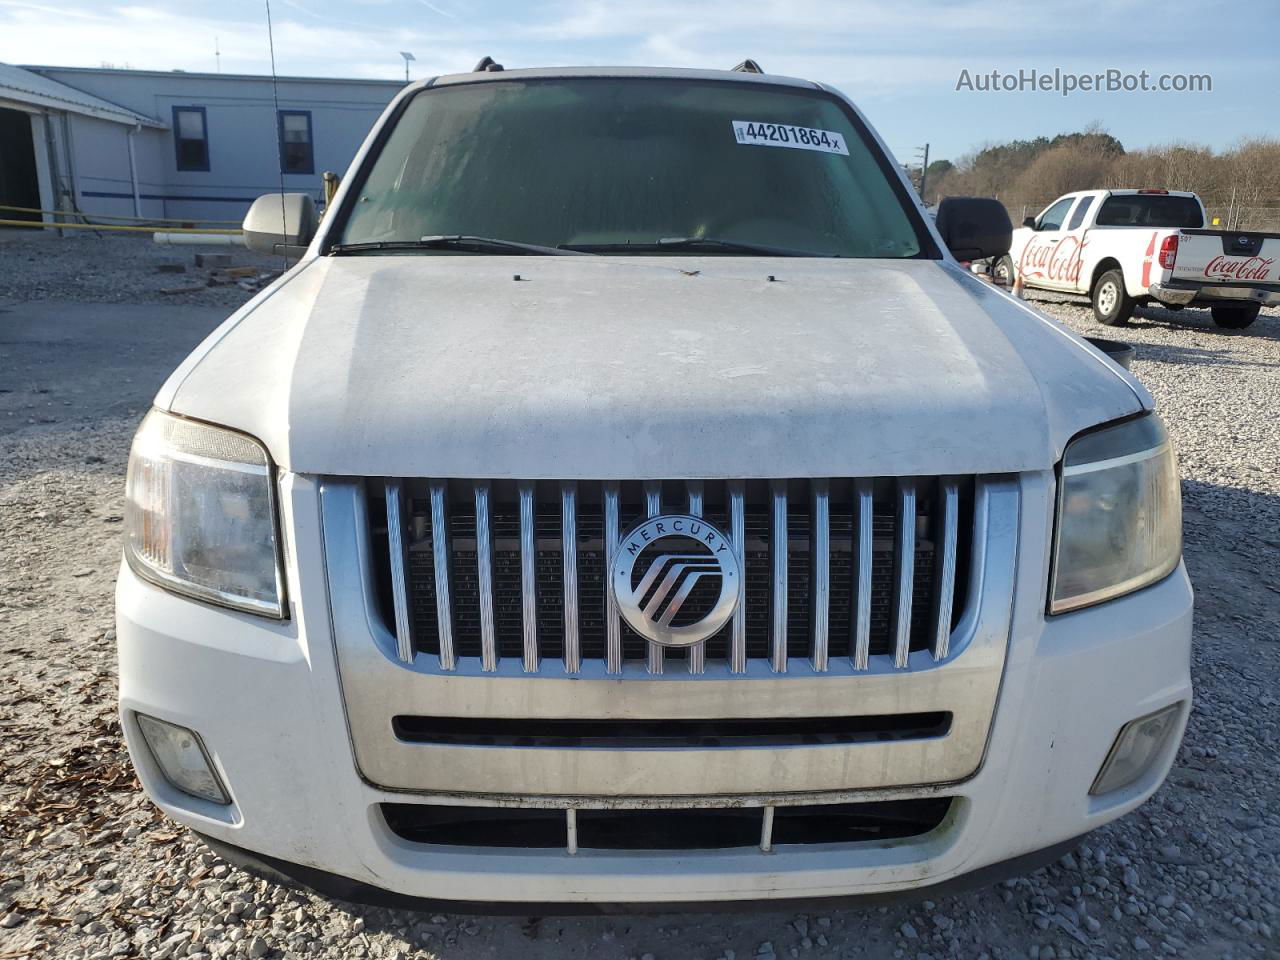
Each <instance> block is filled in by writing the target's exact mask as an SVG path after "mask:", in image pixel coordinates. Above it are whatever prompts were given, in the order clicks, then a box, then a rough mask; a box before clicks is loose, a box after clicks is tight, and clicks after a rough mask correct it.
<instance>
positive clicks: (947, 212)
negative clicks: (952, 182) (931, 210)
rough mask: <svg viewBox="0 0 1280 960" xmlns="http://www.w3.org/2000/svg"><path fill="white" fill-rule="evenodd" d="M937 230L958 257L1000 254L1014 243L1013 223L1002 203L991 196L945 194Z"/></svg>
mask: <svg viewBox="0 0 1280 960" xmlns="http://www.w3.org/2000/svg"><path fill="white" fill-rule="evenodd" d="M937 225H938V232H939V233H940V234H942V241H943V243H945V244H946V245H947V248H948V249H949V250H950V251H951V255H952V256H953V257H955V258H956V259H957V260H985V259H986V258H988V257H1000V256H1004V255H1005V254H1006V253H1008V252H1009V248H1010V247H1011V246H1012V245H1013V224H1011V223H1010V222H1009V214H1008V213H1007V212H1006V211H1005V209H1004V204H1002V203H1001V202H1000V201H999V200H994V199H992V198H991V197H944V198H943V200H942V202H941V203H940V204H938V217H937Z"/></svg>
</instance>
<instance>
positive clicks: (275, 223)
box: [244, 193, 316, 255]
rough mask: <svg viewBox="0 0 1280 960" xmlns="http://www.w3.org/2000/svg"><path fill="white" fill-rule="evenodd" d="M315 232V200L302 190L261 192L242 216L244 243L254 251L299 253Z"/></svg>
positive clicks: (304, 248)
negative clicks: (262, 193)
mask: <svg viewBox="0 0 1280 960" xmlns="http://www.w3.org/2000/svg"><path fill="white" fill-rule="evenodd" d="M315 233H316V203H315V201H314V200H312V199H311V197H310V195H308V194H305V193H267V194H264V195H262V196H261V197H259V198H258V199H257V200H255V201H253V206H251V207H250V208H249V212H248V213H247V214H245V218H244V242H245V246H247V247H248V248H249V249H250V250H253V251H255V252H257V253H280V252H284V253H289V254H295V255H301V253H302V252H303V251H304V250H306V247H307V244H309V243H310V242H311V238H312V237H314V236H315ZM281 247H284V250H283V251H281V250H280V248H281Z"/></svg>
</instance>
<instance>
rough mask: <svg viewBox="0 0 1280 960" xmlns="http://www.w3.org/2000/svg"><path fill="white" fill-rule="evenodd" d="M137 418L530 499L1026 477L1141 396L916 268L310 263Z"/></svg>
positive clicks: (1000, 299)
mask: <svg viewBox="0 0 1280 960" xmlns="http://www.w3.org/2000/svg"><path fill="white" fill-rule="evenodd" d="M157 405H159V406H161V407H163V408H167V409H170V410H172V411H173V412H175V413H178V414H182V415H186V416H191V417H196V418H199V419H202V420H207V421H211V422H213V423H218V424H223V425H226V426H230V427H234V428H236V429H239V430H243V431H245V432H246V433H249V434H252V435H254V436H256V437H258V438H260V439H261V440H262V441H263V442H264V443H265V444H266V445H267V447H268V449H269V450H270V452H271V455H272V457H273V458H275V460H276V461H277V463H279V464H280V465H281V466H282V467H284V468H285V469H288V470H293V471H297V472H301V473H320V474H337V475H363V476H410V475H413V476H436V477H490V478H514V477H523V478H530V479H549V478H595V479H608V478H634V479H639V478H656V477H690V478H697V477H746V478H749V477H769V476H794V477H805V476H894V475H898V476H902V475H927V474H960V473H1003V472H1013V471H1023V470H1039V469H1046V468H1049V467H1051V466H1052V465H1053V464H1054V463H1055V462H1056V461H1057V460H1058V459H1059V457H1060V456H1061V454H1062V450H1063V447H1064V446H1065V444H1066V443H1067V441H1068V440H1069V439H1070V438H1071V437H1072V436H1073V435H1074V434H1076V433H1078V432H1079V431H1080V430H1083V429H1085V428H1087V427H1091V426H1094V425H1095V424H1098V423H1101V422H1104V421H1107V420H1112V419H1115V418H1117V417H1123V416H1126V415H1129V414H1133V413H1135V412H1138V411H1139V410H1140V409H1142V407H1143V406H1144V405H1145V406H1149V405H1150V401H1149V397H1148V396H1147V395H1146V393H1145V391H1143V390H1142V389H1141V388H1140V387H1138V386H1137V384H1136V382H1135V381H1133V379H1132V378H1131V377H1129V376H1128V374H1126V373H1124V372H1123V371H1121V370H1120V368H1119V367H1117V366H1116V365H1114V364H1113V363H1111V362H1110V361H1109V360H1107V359H1106V358H1104V357H1103V356H1102V354H1100V353H1098V352H1097V351H1096V350H1094V349H1093V348H1092V347H1088V346H1085V345H1083V342H1082V341H1080V340H1079V338H1077V337H1075V336H1074V335H1073V334H1070V333H1067V332H1066V331H1065V330H1063V329H1062V328H1061V327H1059V326H1058V325H1057V324H1055V323H1054V322H1052V321H1050V320H1048V319H1047V318H1044V317H1043V316H1041V315H1040V314H1037V313H1036V312H1035V311H1032V310H1029V309H1028V308H1027V307H1025V306H1024V305H1022V304H1021V303H1020V302H1018V301H1015V300H1013V299H1011V298H1009V297H1007V296H1005V295H1004V294H1003V293H1001V292H999V291H997V290H995V289H993V288H991V287H989V286H987V285H986V284H984V283H982V282H981V281H980V280H978V279H977V278H975V277H973V276H971V275H969V274H968V273H966V272H964V271H963V270H961V269H960V268H959V267H957V266H955V265H953V264H947V263H943V262H939V261H926V260H915V261H898V262H887V261H858V260H800V259H774V258H756V257H749V258H737V257H735V258H728V257H672V258H661V259H658V258H632V257H488V256H467V255H444V256H433V255H413V256H349V257H320V258H316V259H312V260H309V261H305V262H304V263H302V264H301V265H299V266H298V267H296V268H294V270H293V271H291V272H290V273H289V274H287V275H286V276H285V277H284V278H282V279H281V280H280V281H278V282H277V283H276V284H275V285H274V286H272V287H271V288H269V289H268V290H267V291H264V293H263V294H261V295H260V296H259V297H258V298H257V299H255V300H254V301H252V302H251V303H249V304H248V305H246V307H245V308H244V309H242V310H241V311H240V312H239V313H237V314H236V315H234V316H232V318H231V319H230V320H228V321H227V322H226V323H225V324H223V325H222V326H221V327H219V328H218V329H217V330H216V331H214V333H213V334H211V335H210V337H209V338H208V339H207V340H206V341H205V342H204V343H203V344H201V346H200V347H198V348H197V349H196V351H195V352H194V353H193V354H192V355H191V357H189V358H188V359H187V361H186V362H185V363H184V364H183V365H182V367H180V368H179V369H178V370H177V371H176V372H175V373H174V375H173V376H172V377H171V378H170V380H169V382H168V383H167V384H166V385H165V387H164V388H163V389H162V390H161V392H160V395H159V397H158V398H157Z"/></svg>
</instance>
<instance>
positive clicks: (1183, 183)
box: [911, 128, 1280, 230]
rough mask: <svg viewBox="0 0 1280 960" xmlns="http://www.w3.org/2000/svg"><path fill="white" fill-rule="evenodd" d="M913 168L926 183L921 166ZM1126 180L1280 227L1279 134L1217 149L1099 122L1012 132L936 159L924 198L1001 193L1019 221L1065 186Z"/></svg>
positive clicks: (1232, 216) (1249, 224) (1238, 221)
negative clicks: (1141, 141)
mask: <svg viewBox="0 0 1280 960" xmlns="http://www.w3.org/2000/svg"><path fill="white" fill-rule="evenodd" d="M911 172H912V174H913V182H915V183H916V184H919V182H920V179H919V170H918V168H917V169H916V170H914V171H911ZM1125 187H1136V188H1140V189H1141V188H1149V189H1163V190H1192V191H1195V192H1196V193H1198V194H1200V197H1201V199H1203V200H1204V203H1205V206H1206V208H1208V211H1209V217H1210V225H1212V221H1213V220H1214V219H1215V218H1216V219H1217V220H1218V224H1217V225H1218V226H1220V227H1223V228H1230V229H1241V230H1280V140H1278V139H1273V138H1269V137H1249V138H1246V139H1243V140H1241V141H1239V142H1238V143H1236V144H1235V145H1234V146H1233V147H1231V148H1230V149H1228V150H1224V151H1221V152H1216V153H1215V152H1214V151H1213V150H1211V149H1210V148H1208V147H1205V146H1200V145H1196V144H1189V143H1170V144H1165V145H1162V146H1154V147H1147V148H1145V149H1142V150H1126V149H1125V148H1124V145H1123V144H1121V143H1120V141H1119V140H1117V139H1116V138H1115V137H1113V136H1111V135H1110V134H1109V133H1107V132H1105V131H1104V130H1101V129H1098V128H1091V129H1088V130H1085V131H1083V132H1079V133H1064V134H1059V135H1058V136H1055V137H1037V138H1035V139H1034V140H1013V141H1011V142H1009V143H1001V144H990V145H987V146H984V147H982V148H981V149H979V150H977V151H976V152H974V153H972V154H969V155H968V156H965V157H962V158H960V159H959V160H958V161H956V162H955V163H952V162H951V161H949V160H937V161H935V162H933V163H931V164H929V168H928V175H927V177H926V178H925V193H924V200H925V202H926V203H928V204H930V205H932V204H936V203H937V202H938V201H939V200H941V199H942V198H943V197H946V196H981V197H995V198H997V199H998V200H1000V201H1001V202H1002V203H1003V204H1004V206H1005V208H1006V209H1007V210H1008V211H1009V217H1010V219H1011V220H1013V222H1014V224H1015V225H1016V224H1019V223H1021V222H1022V218H1023V217H1024V216H1033V215H1035V214H1036V213H1039V212H1040V211H1041V210H1042V209H1043V208H1044V207H1045V206H1046V205H1047V204H1049V203H1050V202H1051V201H1052V200H1054V199H1055V198H1057V197H1059V196H1061V195H1062V194H1064V193H1071V192H1072V191H1074V190H1097V189H1106V188H1113V189H1114V188H1125Z"/></svg>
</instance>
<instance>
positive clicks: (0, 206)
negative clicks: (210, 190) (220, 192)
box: [0, 203, 240, 226]
mask: <svg viewBox="0 0 1280 960" xmlns="http://www.w3.org/2000/svg"><path fill="white" fill-rule="evenodd" d="M0 210H16V211H18V212H20V213H47V214H49V215H50V216H55V217H80V218H81V219H88V217H89V216H90V215H89V214H87V213H80V212H79V211H78V210H41V209H40V208H38V207H13V206H9V205H8V204H4V203H0ZM92 216H93V218H94V219H95V220H133V221H136V222H141V223H229V224H239V223H240V221H239V220H201V219H200V218H198V217H125V216H117V215H115V214H109V213H95V214H93V215H92ZM62 226H65V224H62Z"/></svg>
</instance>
